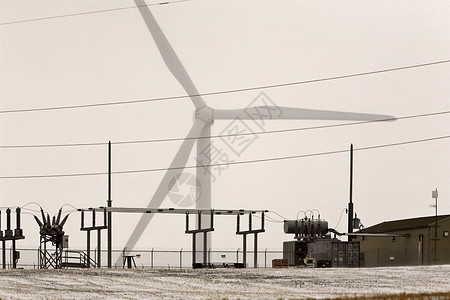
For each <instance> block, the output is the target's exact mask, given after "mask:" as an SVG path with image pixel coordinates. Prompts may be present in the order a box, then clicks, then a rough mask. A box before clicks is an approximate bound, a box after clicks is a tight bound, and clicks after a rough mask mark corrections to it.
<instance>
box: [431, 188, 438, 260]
mask: <svg viewBox="0 0 450 300" xmlns="http://www.w3.org/2000/svg"><path fill="white" fill-rule="evenodd" d="M431 197H432V198H434V200H435V203H434V205H433V206H434V208H435V221H434V259H433V261H434V264H437V261H438V259H437V240H438V237H437V228H438V205H437V199H438V190H437V189H436V190H434V191H432V192H431Z"/></svg>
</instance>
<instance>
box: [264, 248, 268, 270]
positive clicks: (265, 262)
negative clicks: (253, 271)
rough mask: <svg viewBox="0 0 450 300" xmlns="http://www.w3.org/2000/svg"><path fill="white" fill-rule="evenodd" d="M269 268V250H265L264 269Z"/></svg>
mask: <svg viewBox="0 0 450 300" xmlns="http://www.w3.org/2000/svg"><path fill="white" fill-rule="evenodd" d="M266 268H267V248H266V250H264V269H266Z"/></svg>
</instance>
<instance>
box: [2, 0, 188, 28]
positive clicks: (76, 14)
mask: <svg viewBox="0 0 450 300" xmlns="http://www.w3.org/2000/svg"><path fill="white" fill-rule="evenodd" d="M188 1H193V0H174V1H165V2H159V3H152V4H147V5H134V6H126V7H118V8H108V9H101V10H94V11H87V12H80V13H73V14H66V15H58V16H50V17H42V18H34V19H26V20H18V21H11V22H4V23H0V26H5V25H13V24H20V23H30V22H37V21H44V20H52V19H62V18H68V17H76V16H85V15H92V14H99V13H106V12H113V11H120V10H128V9H135V8H139V7H143V6H147V7H149V6H158V5H166V4H176V3H180V2H188Z"/></svg>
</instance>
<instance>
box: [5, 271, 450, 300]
mask: <svg viewBox="0 0 450 300" xmlns="http://www.w3.org/2000/svg"><path fill="white" fill-rule="evenodd" d="M405 292H406V293H435V292H450V265H445V266H422V267H397V268H361V269H341V268H339V269H338V268H333V269H306V268H289V269H214V270H211V269H202V270H198V269H197V270H192V269H186V270H173V269H172V270H167V269H165V270H163V269H134V270H126V269H125V270H124V269H111V270H108V269H84V270H75V269H71V270H1V271H0V298H1V299H105V298H107V299H304V298H336V297H354V296H368V295H380V294H400V293H405Z"/></svg>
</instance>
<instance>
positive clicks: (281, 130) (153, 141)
mask: <svg viewBox="0 0 450 300" xmlns="http://www.w3.org/2000/svg"><path fill="white" fill-rule="evenodd" d="M446 114H450V110H447V111H440V112H433V113H427V114H419V115H409V116H403V117H398V118H396V119H397V120H407V119H414V118H422V117H431V116H439V115H446ZM389 120H390V119H381V120H370V121H358V122H351V123H338V124H331V125H321V126H310V127H297V128H286V129H278V130H267V131H255V132H249V133H233V134H221V135H210V136H201V137H193V138H188V137H185V138H165V139H151V140H134V141H119V142H112V143H111V144H112V145H129V144H145V143H162V142H175V141H185V140H201V139H206V138H208V139H209V138H224V137H234V136H248V135H261V134H275V133H285V132H295V131H307V130H315V129H327V128H335V127H344V126H353V125H361V124H367V123H375V122H383V121H389ZM105 145H108V143H106V142H93V143H66V144H35V145H0V149H17V148H53V147H88V146H105Z"/></svg>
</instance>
